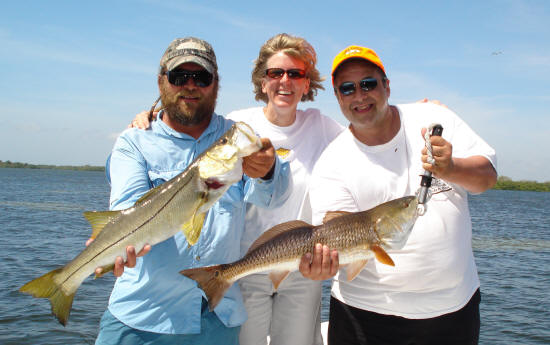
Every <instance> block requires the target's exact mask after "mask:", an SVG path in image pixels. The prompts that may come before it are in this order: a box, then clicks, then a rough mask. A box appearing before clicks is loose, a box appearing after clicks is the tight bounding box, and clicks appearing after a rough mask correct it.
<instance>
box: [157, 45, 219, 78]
mask: <svg viewBox="0 0 550 345" xmlns="http://www.w3.org/2000/svg"><path fill="white" fill-rule="evenodd" d="M186 62H193V63H196V64H197V65H200V66H202V67H204V68H205V69H206V70H207V71H208V72H210V73H212V74H214V75H216V74H217V71H218V65H217V63H216V54H214V49H212V46H211V45H210V44H209V43H208V42H206V41H203V40H201V39H199V38H195V37H185V38H176V39H175V40H173V41H172V43H170V45H169V46H168V48H166V51H165V52H164V55H162V58H161V59H160V67H161V68H163V67H165V68H166V69H167V70H169V71H170V70H172V69H174V68H176V67H178V66H179V65H181V64H182V63H186Z"/></svg>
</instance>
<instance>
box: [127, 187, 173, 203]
mask: <svg viewBox="0 0 550 345" xmlns="http://www.w3.org/2000/svg"><path fill="white" fill-rule="evenodd" d="M164 187H166V186H164V185H162V184H160V185H158V186H156V187H155V188H151V189H149V190H148V191H147V192H146V193H145V194H143V195H142V196H141V197H140V198H139V199H138V200H137V201H136V203H135V204H134V206H138V205H141V204H143V203H144V202H145V201H147V200H148V199H150V198H151V197H152V196H153V194H156V193H157V191H158V190H159V189H161V188H164Z"/></svg>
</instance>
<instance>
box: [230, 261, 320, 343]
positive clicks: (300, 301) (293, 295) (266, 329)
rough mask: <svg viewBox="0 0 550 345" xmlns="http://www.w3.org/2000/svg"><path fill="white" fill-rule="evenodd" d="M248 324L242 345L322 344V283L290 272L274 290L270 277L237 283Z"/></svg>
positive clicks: (242, 328) (256, 275)
mask: <svg viewBox="0 0 550 345" xmlns="http://www.w3.org/2000/svg"><path fill="white" fill-rule="evenodd" d="M238 282H239V285H240V287H241V292H242V295H243V299H244V305H245V307H246V312H247V313H248V319H247V321H246V322H245V323H244V324H243V325H242V326H241V333H240V335H239V341H240V345H265V344H267V336H269V337H270V339H271V340H270V345H322V344H323V339H322V336H321V325H320V317H321V311H320V308H321V283H322V282H320V281H313V280H309V279H306V278H304V277H303V276H302V274H301V273H300V272H298V271H295V272H291V273H290V274H289V275H288V277H287V278H286V279H285V280H283V282H282V283H281V285H279V289H278V290H277V291H275V290H274V289H273V284H272V283H271V280H269V277H268V275H267V274H252V275H249V276H247V277H244V278H241V279H239V280H238Z"/></svg>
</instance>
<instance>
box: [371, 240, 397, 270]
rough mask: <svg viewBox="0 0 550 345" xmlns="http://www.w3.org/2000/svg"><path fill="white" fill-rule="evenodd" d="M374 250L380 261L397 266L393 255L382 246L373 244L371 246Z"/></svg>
mask: <svg viewBox="0 0 550 345" xmlns="http://www.w3.org/2000/svg"><path fill="white" fill-rule="evenodd" d="M371 250H372V252H373V253H374V256H375V257H376V260H378V261H380V262H381V263H383V264H386V265H390V266H395V263H394V262H393V260H392V259H391V257H390V256H389V255H388V253H386V251H385V250H384V249H383V248H382V247H380V246H377V245H375V246H372V247H371Z"/></svg>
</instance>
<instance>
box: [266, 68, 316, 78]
mask: <svg viewBox="0 0 550 345" xmlns="http://www.w3.org/2000/svg"><path fill="white" fill-rule="evenodd" d="M285 73H286V75H288V77H289V78H290V79H302V78H305V76H306V71H304V70H303V69H299V68H292V69H287V70H284V69H282V68H268V69H266V70H265V75H267V76H268V77H270V78H271V79H281V78H282V77H283V76H284V75H285Z"/></svg>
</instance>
